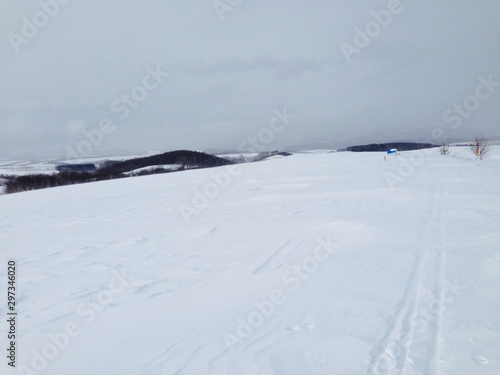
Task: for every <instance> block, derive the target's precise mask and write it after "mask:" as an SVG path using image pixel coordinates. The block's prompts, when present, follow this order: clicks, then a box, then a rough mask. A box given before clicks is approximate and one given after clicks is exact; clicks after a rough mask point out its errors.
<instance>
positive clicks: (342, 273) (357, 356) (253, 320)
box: [0, 147, 500, 375]
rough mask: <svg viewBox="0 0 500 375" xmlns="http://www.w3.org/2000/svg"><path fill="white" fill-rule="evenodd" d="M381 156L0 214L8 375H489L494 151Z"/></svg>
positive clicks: (42, 198) (494, 302)
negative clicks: (10, 359) (12, 267)
mask: <svg viewBox="0 0 500 375" xmlns="http://www.w3.org/2000/svg"><path fill="white" fill-rule="evenodd" d="M384 156H385V155H384V154H383V153H347V152H345V153H325V154H299V155H294V156H290V157H287V158H281V159H274V160H268V161H265V162H260V163H252V164H244V165H239V166H237V167H234V166H233V167H221V168H214V169H202V170H192V171H185V172H180V173H174V174H162V175H154V176H147V177H139V178H130V179H121V180H114V181H107V182H99V183H91V184H84V185H75V186H67V187H61V188H54V189H47V190H40V191H33V192H26V193H19V194H12V195H4V196H1V197H0V209H1V212H2V221H1V223H0V224H1V227H0V233H1V234H2V238H0V240H1V243H2V251H1V254H2V256H1V262H2V263H3V264H2V265H1V267H0V289H1V290H2V292H1V293H0V294H1V295H3V296H4V297H3V298H4V301H3V302H2V303H1V304H0V315H1V319H2V320H1V332H2V334H1V336H0V342H2V343H3V344H2V347H6V346H7V337H6V336H7V333H6V330H7V324H6V313H7V310H6V305H7V303H6V300H5V299H6V297H5V296H6V292H5V291H6V281H7V275H6V270H7V260H8V259H15V260H16V261H17V264H18V270H17V272H18V297H17V307H18V313H19V315H18V323H17V324H18V326H17V329H18V333H19V337H18V341H17V344H16V345H17V353H18V354H17V355H18V358H17V366H18V367H17V369H15V370H14V369H10V368H9V367H8V366H7V359H6V358H5V355H3V356H2V362H1V363H0V366H1V371H0V372H1V373H2V374H22V373H25V374H28V373H29V374H51V375H59V374H61V375H68V374H73V375H77V374H81V375H88V374H120V375H123V374H169V375H170V374H179V375H180V374H189V375H192V374H230V375H233V374H238V375H247V374H248V375H250V374H252V375H254V374H262V375H271V374H282V375H307V374H329V375H330V374H335V375H336V374H341V375H343V374H408V375H414V374H424V375H436V374H449V375H460V374H463V375H470V374H481V375H488V374H491V375H497V374H500V351H499V347H500V322H499V311H500V288H499V286H500V188H499V186H500V148H499V147H497V148H495V149H494V150H493V152H492V153H491V154H490V155H489V158H488V159H486V160H483V161H481V162H476V161H474V160H472V159H473V155H470V154H469V152H468V151H467V150H466V149H460V148H453V149H450V155H449V156H441V155H439V150H438V149H432V150H425V151H415V152H404V153H401V155H400V156H396V155H394V156H391V158H387V161H386V162H384ZM231 168H232V169H231ZM4 352H5V350H4Z"/></svg>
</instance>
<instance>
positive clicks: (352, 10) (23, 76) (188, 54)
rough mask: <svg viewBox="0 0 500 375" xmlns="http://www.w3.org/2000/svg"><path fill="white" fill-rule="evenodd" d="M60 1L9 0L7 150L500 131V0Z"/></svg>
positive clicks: (207, 145) (9, 153)
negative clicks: (251, 138) (254, 138)
mask: <svg viewBox="0 0 500 375" xmlns="http://www.w3.org/2000/svg"><path fill="white" fill-rule="evenodd" d="M58 1H59V2H57V1H56V0H41V1H34V0H33V1H16V0H0V4H1V6H0V37H1V40H0V51H1V54H0V127H1V138H0V150H1V151H0V153H1V155H0V157H1V158H19V157H37V158H41V157H49V156H50V157H59V156H65V155H67V153H68V152H69V150H70V149H71V150H73V151H75V152H77V153H88V154H92V155H103V154H106V153H109V152H118V151H119V152H122V151H127V152H147V151H151V150H158V151H167V150H172V149H184V148H187V149H199V150H206V149H215V148H220V149H238V148H241V147H243V146H242V144H243V145H244V146H245V147H247V146H248V145H249V143H244V142H246V141H247V140H248V139H249V137H257V141H255V140H254V143H256V142H257V143H258V147H260V148H262V149H265V148H267V149H275V148H280V149H286V148H290V147H292V148H294V147H297V146H300V145H308V144H316V145H320V144H324V145H329V146H331V147H336V146H346V145H349V144H359V143H367V142H372V141H373V142H379V141H398V140H423V141H434V142H435V141H439V143H441V142H440V141H442V140H443V137H449V138H447V139H467V138H468V137H469V138H470V137H471V136H473V135H475V134H483V135H486V136H490V137H491V136H495V137H498V136H499V135H500V105H499V104H500V1H499V0H480V1H478V0H440V1H435V0H432V1H431V0H421V1H410V0H402V1H401V2H400V3H399V4H398V2H397V0H392V1H352V0H313V1H305V0H302V1H299V0H252V1H251V0H242V1H239V0H218V1H213V0H177V1H173V0H172V1H167V0H164V1H159V0H149V1H139V0H136V1H131V0H106V1H102V0H99V1H97V0H85V1H83V0H64V1H63V0H58ZM65 2H66V4H60V3H65ZM42 4H47V5H46V6H43V7H42ZM377 14H378V15H377ZM360 31H361V32H362V33H364V35H361V34H360ZM366 34H368V35H366ZM154 71H156V73H154V74H152V73H151V72H154ZM167 75H168V76H167ZM488 82H489V83H488ZM479 86H481V87H479ZM124 95H125V96H124ZM126 96H129V98H128V99H127V98H126ZM283 111H286V113H288V114H287V115H285V116H284V115H283V114H282V115H281V116H276V113H280V112H281V113H283ZM280 117H281V119H280ZM283 117H284V120H283ZM100 125H101V128H102V129H103V130H99V126H100ZM85 134H87V136H85ZM89 134H91V135H89ZM89 137H90V138H91V140H89V139H88V138H89ZM92 137H93V138H92ZM91 141H92V142H93V144H92V145H91ZM89 145H91V147H89ZM253 148H256V146H253Z"/></svg>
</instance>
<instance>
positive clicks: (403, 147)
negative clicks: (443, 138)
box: [345, 142, 439, 152]
mask: <svg viewBox="0 0 500 375" xmlns="http://www.w3.org/2000/svg"><path fill="white" fill-rule="evenodd" d="M432 147H439V146H438V145H433V144H432V143H415V142H389V143H371V144H369V145H358V146H349V147H347V148H346V149H345V151H352V152H378V151H387V150H390V149H392V148H396V149H398V151H411V150H421V149H423V148H432Z"/></svg>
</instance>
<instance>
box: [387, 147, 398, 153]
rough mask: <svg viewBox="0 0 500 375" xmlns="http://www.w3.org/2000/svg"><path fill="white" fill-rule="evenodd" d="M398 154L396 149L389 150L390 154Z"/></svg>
mask: <svg viewBox="0 0 500 375" xmlns="http://www.w3.org/2000/svg"><path fill="white" fill-rule="evenodd" d="M396 152H398V150H396V149H395V148H391V149H390V150H387V153H388V154H394V153H396Z"/></svg>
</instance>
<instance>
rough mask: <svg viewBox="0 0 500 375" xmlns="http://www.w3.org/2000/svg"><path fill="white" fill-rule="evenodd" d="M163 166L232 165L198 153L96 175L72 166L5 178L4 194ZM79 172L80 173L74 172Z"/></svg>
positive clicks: (126, 164)
mask: <svg viewBox="0 0 500 375" xmlns="http://www.w3.org/2000/svg"><path fill="white" fill-rule="evenodd" d="M163 164H180V165H181V167H180V168H179V169H178V170H184V169H194V168H209V167H218V166H223V165H228V164H234V162H232V161H229V160H226V159H222V158H219V157H217V156H214V155H209V154H205V153H203V152H197V151H172V152H166V153H164V154H161V155H153V156H147V157H144V158H135V159H130V160H125V161H119V162H110V163H105V164H104V165H103V167H101V168H99V169H97V170H95V171H86V170H88V167H89V166H88V165H84V167H81V168H79V167H76V165H72V166H71V168H70V170H69V171H68V170H67V168H58V170H61V171H60V172H59V173H53V174H31V175H26V176H4V177H5V179H6V180H7V182H6V183H5V193H7V194H10V193H18V192H21V191H26V190H37V189H45V188H50V187H56V186H64V185H73V184H81V183H86V182H94V181H103V180H111V179H116V178H125V177H129V176H127V175H126V174H125V173H126V172H130V171H133V170H135V169H139V168H144V167H149V166H153V165H163ZM78 170H80V171H79V172H77V171H78ZM167 172H172V171H171V170H168V169H165V168H155V169H153V170H150V171H141V172H139V173H137V174H136V175H146V174H156V173H167Z"/></svg>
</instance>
